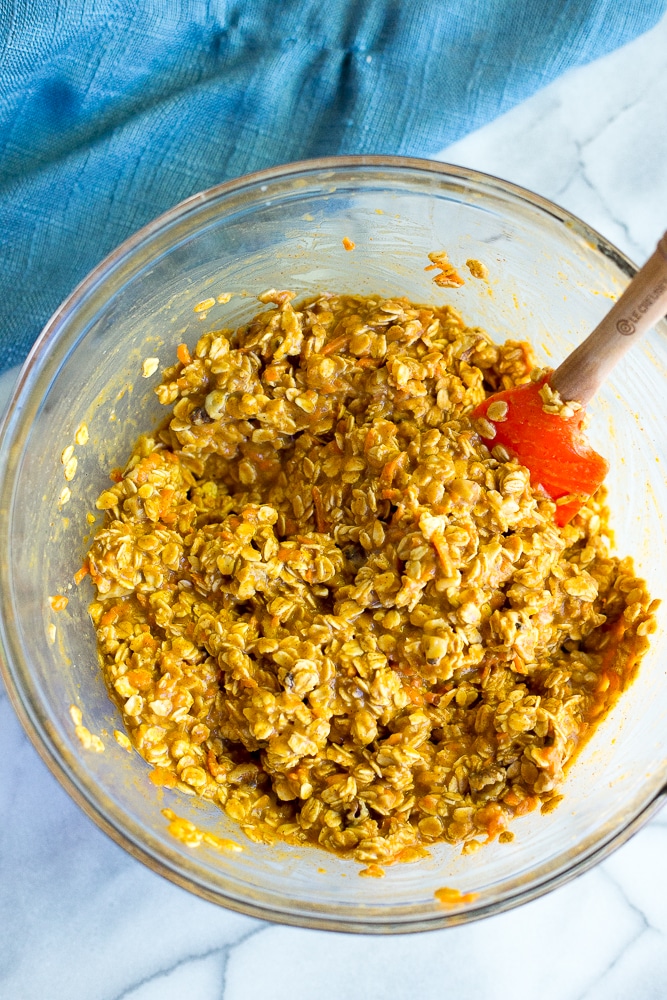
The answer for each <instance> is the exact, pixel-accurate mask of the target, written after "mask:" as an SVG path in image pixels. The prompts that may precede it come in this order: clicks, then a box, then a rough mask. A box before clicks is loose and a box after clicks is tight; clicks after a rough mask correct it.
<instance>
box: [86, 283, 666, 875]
mask: <svg viewBox="0 0 667 1000" xmlns="http://www.w3.org/2000/svg"><path fill="white" fill-rule="evenodd" d="M260 299H261V301H262V302H263V303H265V304H266V305H267V306H268V307H269V308H267V309H265V310H264V311H263V312H262V313H260V314H259V315H258V316H256V317H255V318H254V319H253V320H252V321H251V322H250V323H248V324H247V325H246V326H244V327H242V328H241V329H238V330H236V331H231V330H222V331H218V332H212V333H207V334H206V335H205V336H203V337H201V338H200V340H199V342H198V343H197V345H196V347H195V348H194V350H193V352H192V354H190V351H189V349H188V347H186V346H185V345H181V346H180V347H179V349H178V363H177V364H175V365H174V366H173V367H172V368H169V369H167V370H166V371H165V372H164V376H163V380H162V383H161V385H160V386H159V387H158V389H157V393H158V396H159V398H160V401H161V402H162V403H164V404H165V405H166V406H169V407H170V408H171V409H170V415H169V417H168V419H167V420H166V422H165V423H164V424H163V426H162V427H161V429H160V430H158V431H157V432H153V433H148V434H146V435H143V436H142V437H141V438H140V439H139V440H138V441H137V444H136V446H135V448H134V451H133V452H132V455H131V456H130V459H129V461H128V463H127V466H126V467H125V469H124V471H122V473H120V472H119V473H116V474H115V477H114V478H115V480H116V481H115V482H114V484H113V485H112V486H111V487H110V488H109V489H108V490H105V491H104V492H103V493H102V495H101V496H100V498H99V500H98V502H97V506H98V507H99V508H100V509H102V510H104V511H105V512H106V515H105V524H104V525H103V527H102V528H101V529H100V530H99V531H98V532H97V534H96V536H95V539H94V541H93V544H92V546H91V548H90V551H89V553H88V556H87V562H86V567H87V569H88V570H89V571H90V575H91V577H92V580H93V583H94V584H95V586H96V588H97V599H96V600H95V601H94V602H93V604H92V605H91V608H90V613H91V616H92V619H93V622H94V624H95V627H96V629H97V635H98V641H99V650H100V655H101V662H102V669H103V671H104V676H105V678H106V681H107V683H108V685H109V688H110V691H111V693H112V695H113V697H114V698H115V700H116V701H117V702H118V704H119V706H120V709H121V711H122V713H123V718H124V720H125V725H126V727H127V732H128V735H129V737H130V739H131V741H132V743H133V744H134V746H135V747H136V748H137V750H138V751H139V753H141V754H142V755H143V756H144V757H145V758H146V760H147V761H148V762H149V763H150V764H151V765H152V766H153V771H152V774H151V776H152V778H153V780H154V782H155V783H156V784H158V785H164V786H167V787H174V788H178V789H180V790H181V791H183V792H187V793H190V794H198V795H201V796H203V797H204V798H206V799H210V800H212V801H214V802H216V803H218V804H219V805H220V806H221V807H222V808H223V809H224V810H225V812H226V813H227V814H228V815H229V816H230V817H232V818H233V819H234V820H236V821H237V822H238V823H239V824H240V826H241V828H242V829H243V830H244V831H245V833H246V834H247V835H248V836H249V837H250V838H251V839H253V840H258V841H264V842H268V843H273V842H275V841H276V840H278V839H280V840H283V841H287V842H288V843H292V844H304V843H310V844H315V845H320V846H321V847H324V848H326V849H328V850H330V851H334V852H335V853H337V854H340V855H344V856H347V857H352V858H354V859H355V860H357V861H359V862H363V863H365V864H369V863H371V864H372V863H384V864H389V863H391V862H394V861H412V860H416V859H418V858H420V857H422V856H424V855H425V854H427V853H428V848H429V846H430V845H431V844H433V843H435V842H438V841H446V842H448V843H450V844H459V843H460V844H462V845H463V850H464V851H465V852H466V853H467V852H471V851H474V850H476V849H477V848H478V847H479V846H480V845H481V844H482V843H484V842H485V841H487V840H489V839H493V838H495V837H500V839H501V840H509V839H511V837H512V834H511V832H510V831H509V830H508V829H507V827H508V824H509V822H510V821H511V819H512V817H513V816H516V815H522V814H524V813H526V812H529V811H531V810H534V809H536V808H541V809H542V811H548V810H550V809H551V808H553V807H554V806H555V805H556V804H557V802H558V801H559V799H560V797H561V795H560V791H559V788H560V785H561V782H562V779H563V773H564V770H565V769H566V767H567V765H568V763H569V762H571V761H572V759H573V756H574V755H575V754H576V752H577V750H578V749H579V748H580V747H581V746H582V744H583V743H584V742H585V741H586V740H587V739H588V737H589V736H590V734H591V732H592V730H593V729H594V727H595V725H596V724H597V723H598V721H599V720H600V719H601V718H602V717H603V716H604V714H605V712H606V711H607V710H608V708H609V707H610V706H611V705H612V704H613V702H614V701H615V699H616V698H617V696H618V695H619V693H620V692H621V691H622V690H623V689H624V688H625V687H626V686H627V684H628V683H629V681H630V680H631V679H632V677H633V675H634V673H635V671H636V669H637V666H638V664H639V661H640V659H641V657H642V655H643V654H644V653H645V651H646V649H647V648H648V638H647V636H648V634H649V633H650V632H652V631H653V630H654V628H655V622H654V618H653V612H654V611H655V608H656V606H657V602H653V603H652V602H651V599H650V597H649V595H648V593H647V590H646V586H645V584H644V581H643V580H640V579H637V578H636V577H635V575H634V571H633V565H632V561H631V559H630V558H625V559H621V560H619V559H618V558H615V557H613V556H612V555H611V554H610V543H609V538H608V535H607V522H608V510H607V507H606V502H605V493H604V489H603V488H602V489H600V490H599V491H598V492H597V494H596V495H595V496H593V497H592V498H591V499H589V500H588V501H587V502H586V503H585V504H584V506H583V507H582V508H581V510H580V511H579V512H578V513H577V514H576V516H575V517H574V518H573V519H572V520H571V521H570V523H568V524H566V525H563V526H559V525H558V524H557V523H556V519H555V514H556V509H557V508H556V505H555V503H554V502H553V501H552V500H550V499H549V498H548V497H547V496H545V495H542V494H541V493H540V492H539V491H538V489H536V488H534V487H532V486H531V483H530V477H529V474H528V472H527V470H526V469H525V468H524V467H522V466H521V465H519V464H518V463H517V462H515V461H513V460H511V459H510V457H509V455H508V453H507V452H506V451H505V450H504V448H503V447H502V446H496V447H493V446H492V442H485V441H484V439H483V438H482V437H480V435H479V433H478V431H477V430H476V428H475V425H474V423H473V421H472V419H471V416H470V414H471V413H472V411H473V409H474V408H475V407H476V406H478V404H480V403H481V402H482V401H483V400H484V399H485V398H486V397H487V396H488V395H490V394H491V393H493V392H497V391H498V390H502V389H507V388H510V387H511V386H514V385H517V384H519V383H522V382H527V381H528V380H529V378H530V374H531V370H532V369H533V367H534V363H533V358H532V354H531V350H530V347H529V346H528V345H527V344H525V343H518V342H516V341H512V340H509V341H507V342H506V343H505V344H502V345H497V344H494V343H493V342H492V341H491V340H490V339H489V337H488V336H487V335H486V333H485V332H484V331H482V330H480V329H477V328H470V327H467V326H466V325H465V323H464V321H463V319H462V318H461V316H460V315H459V314H458V313H457V312H456V310H454V309H453V308H451V307H450V306H447V305H445V306H420V305H413V304H412V303H410V302H408V301H407V300H406V299H403V298H396V299H381V298H378V297H370V298H362V297H360V296H349V295H329V294H326V295H321V296H319V297H318V298H315V299H311V300H308V301H303V302H300V303H298V304H293V295H292V294H291V293H290V292H286V291H281V292H277V291H275V290H271V291H269V292H266V293H265V294H264V295H262V296H260Z"/></svg>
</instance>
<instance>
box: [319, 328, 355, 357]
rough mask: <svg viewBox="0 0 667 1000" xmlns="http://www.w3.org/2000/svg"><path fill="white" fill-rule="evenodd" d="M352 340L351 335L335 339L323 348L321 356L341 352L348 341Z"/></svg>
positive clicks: (344, 334) (342, 335) (345, 334)
mask: <svg viewBox="0 0 667 1000" xmlns="http://www.w3.org/2000/svg"><path fill="white" fill-rule="evenodd" d="M350 339H351V334H349V333H343V334H341V335H340V337H334V339H333V340H330V341H329V343H328V344H327V345H326V346H325V347H323V348H322V350H321V351H320V354H333V353H334V351H338V350H340V348H341V347H345V345H346V344H347V343H348V341H349V340H350Z"/></svg>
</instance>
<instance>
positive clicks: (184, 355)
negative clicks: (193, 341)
mask: <svg viewBox="0 0 667 1000" xmlns="http://www.w3.org/2000/svg"><path fill="white" fill-rule="evenodd" d="M176 357H177V358H178V360H179V361H180V362H181V364H182V365H189V364H190V362H191V361H192V358H191V357H190V352H189V350H188V345H187V344H179V345H178V347H177V348H176Z"/></svg>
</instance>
